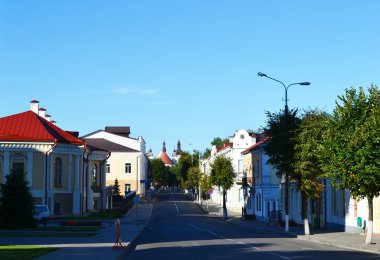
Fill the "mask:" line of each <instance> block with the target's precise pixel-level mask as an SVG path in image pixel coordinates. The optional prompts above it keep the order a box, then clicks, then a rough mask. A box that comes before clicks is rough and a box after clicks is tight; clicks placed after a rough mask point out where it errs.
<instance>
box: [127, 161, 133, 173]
mask: <svg viewBox="0 0 380 260" xmlns="http://www.w3.org/2000/svg"><path fill="white" fill-rule="evenodd" d="M131 172H132V165H131V164H130V163H126V164H125V173H131Z"/></svg>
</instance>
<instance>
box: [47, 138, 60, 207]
mask: <svg viewBox="0 0 380 260" xmlns="http://www.w3.org/2000/svg"><path fill="white" fill-rule="evenodd" d="M56 146H57V139H54V144H53V146H52V147H50V149H49V150H47V151H46V153H45V205H48V203H47V201H48V194H47V193H48V192H47V190H48V158H49V153H50V152H51V151H52V150H53V149H54V147H56ZM48 207H49V209H50V205H48Z"/></svg>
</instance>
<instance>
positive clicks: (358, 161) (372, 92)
mask: <svg viewBox="0 0 380 260" xmlns="http://www.w3.org/2000/svg"><path fill="white" fill-rule="evenodd" d="M379 94H380V93H379V90H378V88H377V87H376V86H371V87H370V88H368V94H366V93H365V91H364V89H363V88H362V87H360V88H359V91H356V89H354V88H350V89H346V92H345V94H344V95H343V96H339V101H340V103H339V102H338V101H337V102H336V107H335V109H334V112H333V116H332V117H331V118H330V120H329V124H328V130H327V131H326V134H325V136H324V144H325V147H324V150H323V152H324V162H325V163H324V168H325V169H326V171H329V172H330V173H331V179H332V181H333V183H334V184H335V185H337V186H339V187H342V188H348V189H349V190H350V193H351V195H352V196H353V197H354V198H358V199H363V198H367V200H368V222H369V223H368V233H367V237H366V244H371V243H372V232H373V230H372V227H373V226H372V225H373V223H372V221H373V198H374V197H376V196H379V195H380V181H379V180H380V161H379V158H380V99H379Z"/></svg>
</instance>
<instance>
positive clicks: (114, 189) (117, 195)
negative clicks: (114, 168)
mask: <svg viewBox="0 0 380 260" xmlns="http://www.w3.org/2000/svg"><path fill="white" fill-rule="evenodd" d="M112 194H113V199H114V200H115V201H120V200H121V195H120V185H119V181H118V180H117V179H115V183H114V185H113V187H112Z"/></svg>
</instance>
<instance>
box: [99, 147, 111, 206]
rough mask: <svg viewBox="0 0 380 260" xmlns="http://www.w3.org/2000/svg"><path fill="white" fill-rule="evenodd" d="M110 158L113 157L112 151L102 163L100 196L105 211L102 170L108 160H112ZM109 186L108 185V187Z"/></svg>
mask: <svg viewBox="0 0 380 260" xmlns="http://www.w3.org/2000/svg"><path fill="white" fill-rule="evenodd" d="M110 156H111V152H110V151H108V156H107V158H105V159H104V160H103V161H102V162H101V164H100V196H101V198H102V199H101V202H102V205H101V207H102V209H103V210H104V200H103V195H104V194H103V179H102V169H104V168H103V166H104V164H105V162H106V161H107V160H108V158H110ZM105 174H106V172H105ZM104 178H105V176H104ZM106 186H107V185H106Z"/></svg>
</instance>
